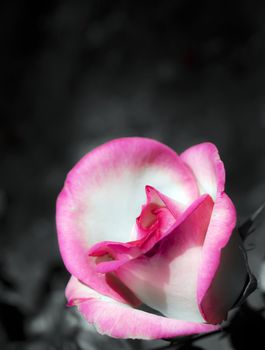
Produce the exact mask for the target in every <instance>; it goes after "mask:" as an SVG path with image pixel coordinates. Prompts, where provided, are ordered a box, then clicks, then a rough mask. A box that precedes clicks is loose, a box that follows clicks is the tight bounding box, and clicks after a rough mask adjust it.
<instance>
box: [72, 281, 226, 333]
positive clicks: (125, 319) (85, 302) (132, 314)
mask: <svg viewBox="0 0 265 350" xmlns="http://www.w3.org/2000/svg"><path fill="white" fill-rule="evenodd" d="M66 296H67V298H68V300H75V304H77V305H78V309H79V311H80V312H81V313H82V314H83V316H84V317H85V319H86V320H87V321H88V322H89V323H92V324H94V326H95V327H96V329H97V331H98V332H99V333H101V334H107V335H109V336H111V337H115V338H133V339H161V338H171V337H176V336H185V335H190V334H197V333H205V332H212V331H215V330H217V329H218V328H219V327H217V326H214V325H210V324H203V323H195V322H185V321H180V320H174V319H170V318H166V317H162V316H156V315H153V314H150V313H148V312H144V311H141V310H137V309H133V308H132V307H130V306H127V305H124V304H121V303H119V302H115V301H114V300H111V299H110V298H108V297H105V296H102V295H100V294H99V293H97V292H96V291H95V290H93V289H90V288H89V287H87V286H85V285H83V284H81V283H80V282H79V281H78V280H77V279H76V278H74V277H72V278H71V279H70V282H69V284H68V287H67V290H66Z"/></svg>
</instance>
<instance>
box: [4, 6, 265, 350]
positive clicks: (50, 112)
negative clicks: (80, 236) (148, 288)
mask: <svg viewBox="0 0 265 350" xmlns="http://www.w3.org/2000/svg"><path fill="white" fill-rule="evenodd" d="M264 17H265V2H264V1H256V0H253V1H246V0H235V1H227V0H216V1H198V0H174V1H173V0H167V1H132V0H131V1H129V0H128V1H126V0H120V1H116V0H112V1H107V0H104V1H103V0H83V1H81V0H75V1H67V0H66V1H60V0H45V1H42V0H40V1H21V0H10V1H2V2H1V4H0V44H1V46H0V52H1V54H0V89H1V91H0V116H1V127H0V153H1V155H0V166H1V168H0V169H1V171H0V179H1V181H0V347H1V349H8V350H10V349H12V350H13V349H20V350H24V349H30V350H31V349H32V350H35V349H36V350H42V349H45V350H46V349H48V350H52V349H56V350H57V349H59V350H61V349H63V350H79V349H81V350H85V349H112V348H113V349H151V348H155V347H158V346H162V345H167V343H166V342H164V341H157V342H147V341H124V340H115V339H111V338H108V337H106V336H100V335H98V334H97V333H95V332H94V330H93V328H88V327H87V326H86V325H85V324H84V323H83V322H82V321H80V319H79V317H78V315H77V314H75V312H74V311H73V310H70V309H66V308H65V299H64V287H65V285H66V283H67V280H68V277H69V275H68V273H67V272H66V271H65V268H64V266H63V264H62V261H61V259H60V255H59V252H58V246H57V238H56V229H55V220H54V216H55V201H56V197H57V195H58V193H59V191H60V189H61V188H62V186H63V181H64V179H65V176H66V174H67V172H68V171H69V170H70V168H71V167H72V166H73V165H74V164H75V163H76V162H77V161H78V160H79V159H80V157H81V156H82V155H84V154H85V153H87V152H88V151H89V150H91V149H92V148H93V147H95V146H97V145H99V144H101V143H102V142H105V141H107V140H110V139H112V138H116V137H121V136H146V137H151V138H155V139H158V140H160V141H162V142H164V143H166V144H168V145H169V146H171V147H172V148H174V149H175V150H176V151H177V152H181V151H183V150H184V149H185V148H187V147H189V146H191V145H193V144H196V143H199V142H203V141H212V142H213V143H215V144H216V145H217V146H218V148H219V150H220V154H221V157H222V159H223V161H224V163H225V166H226V172H227V192H228V193H229V195H230V197H231V198H232V199H233V201H234V203H235V205H236V207H237V210H238V218H239V222H242V221H243V220H244V219H245V218H247V217H248V216H249V215H250V214H251V213H252V212H253V211H254V210H255V209H257V208H258V207H259V205H260V204H261V203H262V202H263V201H264V199H265V61H264V59H265V21H264ZM247 246H248V248H249V249H250V251H249V259H250V263H251V266H252V268H253V270H254V272H255V273H256V275H257V277H258V278H260V277H259V271H260V265H261V261H262V259H263V257H264V255H265V226H264V223H263V224H261V225H260V226H259V228H258V229H257V230H256V232H255V233H254V234H253V235H252V236H251V237H250V239H249V241H248V243H247ZM262 307H264V296H263V294H262V290H261V289H260V290H258V291H257V292H256V293H255V294H254V295H253V296H252V297H251V298H250V301H249V304H248V305H247V306H244V307H243V308H242V310H241V311H239V312H238V313H237V314H236V315H235V316H233V315H232V316H231V317H232V318H233V317H235V320H234V321H233V322H234V328H233V332H232V333H231V334H230V335H229V336H227V337H226V338H222V339H220V336H213V337H209V338H206V339H205V340H202V341H200V342H197V343H196V346H198V347H201V348H204V349H213V348H214V349H217V350H218V349H232V348H235V349H249V348H250V347H251V344H252V343H253V342H254V340H256V341H259V342H260V348H262V346H264V344H265V339H264V337H265V332H264V330H265V320H264V313H262V312H259V311H258V310H260V308H262ZM189 349H191V348H189Z"/></svg>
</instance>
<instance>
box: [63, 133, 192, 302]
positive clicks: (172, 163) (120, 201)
mask: <svg viewBox="0 0 265 350" xmlns="http://www.w3.org/2000/svg"><path fill="white" fill-rule="evenodd" d="M146 184H150V185H151V186H154V187H155V188H157V189H158V190H159V191H161V192H163V193H165V194H166V195H170V196H173V198H176V200H178V201H180V202H182V203H183V204H184V205H188V204H189V203H190V202H192V201H193V200H194V199H195V198H196V196H197V194H198V192H197V186H196V183H195V181H194V178H193V175H192V173H191V172H190V171H189V170H188V169H187V167H186V166H185V165H184V164H183V162H182V160H181V159H180V158H179V157H178V155H177V154H176V153H175V152H174V151H173V150H171V149H170V148H168V147H167V146H165V145H163V144H161V143H159V142H157V141H154V140H150V139H143V138H124V139H117V140H114V141H111V142H108V143H106V144H104V145H102V146H100V147H98V148H96V149H95V150H93V151H92V152H90V153H89V154H87V155H86V156H85V157H84V158H82V159H81V161H80V162H79V163H78V164H77V165H76V166H75V167H74V168H73V169H72V170H71V172H70V173H69V174H68V176H67V179H66V182H65V186H64V188H63V190H62V192H61V193H60V195H59V197H58V200H57V212H56V222H57V231H58V239H59V246H60V251H61V255H62V257H63V260H64V263H65V265H66V267H67V269H68V270H69V272H70V273H71V274H73V275H74V276H76V277H77V278H79V279H80V280H82V281H83V282H84V283H86V284H88V285H90V286H92V287H93V288H96V289H97V290H99V291H100V292H102V293H104V294H106V295H111V296H112V297H114V296H113V293H112V292H111V290H110V288H109V286H108V285H107V284H106V283H105V280H104V277H102V276H99V274H96V273H95V271H94V269H93V266H94V261H95V258H94V257H89V256H88V254H87V252H88V249H89V248H90V247H91V246H92V245H93V244H95V243H97V242H100V241H103V240H107V241H108V240H112V241H120V242H126V241H129V240H132V239H134V237H130V232H131V230H132V227H133V225H134V222H135V218H136V217H137V215H138V213H139V211H140V209H141V204H142V203H144V201H145V193H144V187H145V185H146Z"/></svg>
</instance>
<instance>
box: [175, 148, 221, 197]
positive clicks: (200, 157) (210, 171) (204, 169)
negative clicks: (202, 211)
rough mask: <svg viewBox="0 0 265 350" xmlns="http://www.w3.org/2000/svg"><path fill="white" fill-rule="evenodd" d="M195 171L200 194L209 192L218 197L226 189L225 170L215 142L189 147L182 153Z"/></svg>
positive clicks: (185, 160) (182, 156)
mask: <svg viewBox="0 0 265 350" xmlns="http://www.w3.org/2000/svg"><path fill="white" fill-rule="evenodd" d="M180 157H181V159H182V160H183V161H184V162H185V163H186V164H187V165H188V166H189V168H190V169H191V170H192V171H193V173H194V176H195V178H196V180H197V183H198V187H199V189H200V194H203V193H208V194H210V195H211V196H212V198H213V199H216V195H217V193H222V192H223V191H224V184H225V170H224V165H223V162H222V161H221V159H220V157H219V153H218V150H217V148H216V147H215V145H214V144H212V143H210V142H206V143H201V144H199V145H196V146H193V147H190V148H188V149H187V150H186V151H185V152H183V153H182V154H181V155H180Z"/></svg>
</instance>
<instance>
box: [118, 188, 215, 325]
mask: <svg viewBox="0 0 265 350" xmlns="http://www.w3.org/2000/svg"><path fill="white" fill-rule="evenodd" d="M212 208H213V201H212V199H211V197H210V196H209V195H204V196H202V197H201V198H200V199H198V200H197V201H196V202H195V203H194V204H193V207H192V208H191V209H190V210H189V211H188V213H187V214H186V218H185V220H183V221H182V222H181V223H177V224H176V226H174V228H173V230H172V231H171V232H170V233H169V234H168V235H166V236H165V237H164V238H163V239H162V240H161V241H160V242H158V243H157V244H156V245H155V246H154V248H153V249H152V250H150V251H149V252H147V253H146V254H145V255H142V256H140V257H139V258H137V259H134V260H132V261H130V262H128V263H126V264H124V265H123V266H121V267H120V268H119V269H118V270H117V271H116V273H117V275H118V277H119V278H120V279H121V280H122V281H123V282H124V283H125V285H126V286H128V287H129V288H130V290H132V291H133V292H134V293H135V295H136V296H137V297H138V298H139V299H140V300H142V301H143V302H144V303H145V304H147V305H148V306H150V307H151V308H153V309H155V310H158V311H160V312H161V313H162V314H163V315H165V316H167V317H172V318H176V319H182V320H188V321H195V322H202V321H204V319H203V318H202V315H201V313H200V310H199V307H198V305H197V276H198V268H199V264H200V262H201V252H202V245H203V242H204V238H205V234H206V231H207V228H208V225H209V221H210V217H211V213H212Z"/></svg>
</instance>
